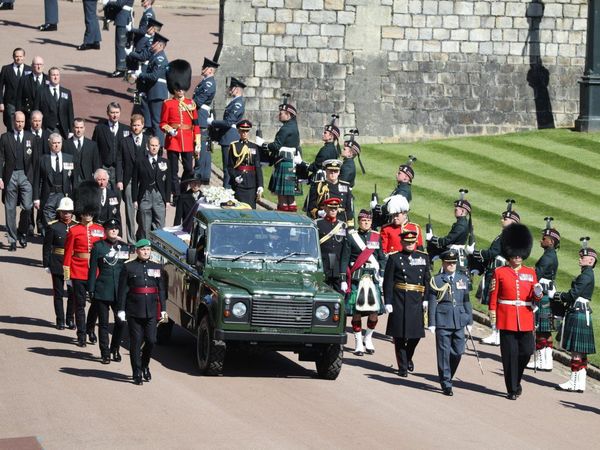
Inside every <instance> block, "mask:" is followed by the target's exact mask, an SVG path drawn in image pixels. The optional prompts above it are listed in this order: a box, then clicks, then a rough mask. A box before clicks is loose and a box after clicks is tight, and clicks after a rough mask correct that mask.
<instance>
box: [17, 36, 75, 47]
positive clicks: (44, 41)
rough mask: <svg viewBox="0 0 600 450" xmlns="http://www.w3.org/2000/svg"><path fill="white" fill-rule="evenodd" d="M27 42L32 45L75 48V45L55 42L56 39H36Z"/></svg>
mask: <svg viewBox="0 0 600 450" xmlns="http://www.w3.org/2000/svg"><path fill="white" fill-rule="evenodd" d="M29 42H31V43H32V44H43V45H59V46H61V47H70V48H77V45H75V44H71V43H70V42H63V41H57V40H56V39H50V38H39V37H36V38H34V39H33V40H30V41H29Z"/></svg>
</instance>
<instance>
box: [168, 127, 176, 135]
mask: <svg viewBox="0 0 600 450" xmlns="http://www.w3.org/2000/svg"><path fill="white" fill-rule="evenodd" d="M169 134H170V135H171V136H177V129H176V128H171V129H170V130H169Z"/></svg>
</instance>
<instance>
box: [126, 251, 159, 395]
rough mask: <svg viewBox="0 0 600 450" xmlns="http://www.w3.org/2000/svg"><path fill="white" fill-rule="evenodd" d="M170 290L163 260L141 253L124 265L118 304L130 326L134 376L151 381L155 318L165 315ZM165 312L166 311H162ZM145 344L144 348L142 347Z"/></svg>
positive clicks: (138, 382)
mask: <svg viewBox="0 0 600 450" xmlns="http://www.w3.org/2000/svg"><path fill="white" fill-rule="evenodd" d="M135 246H136V249H141V248H144V247H150V241H148V240H147V239H140V240H139V241H137V242H136V244H135ZM166 302H167V292H166V288H165V281H164V276H163V266H162V265H161V264H158V263H155V262H153V261H150V260H149V259H147V260H143V259H141V258H140V256H139V255H138V257H137V258H136V259H134V260H132V261H129V262H127V263H126V264H125V266H124V267H123V270H122V271H121V275H120V278H119V294H118V297H117V308H118V311H119V312H118V315H119V318H120V319H125V318H126V319H127V324H128V326H129V340H130V349H131V350H130V357H131V368H132V370H133V380H134V382H135V383H136V384H142V383H143V381H142V377H144V379H145V380H146V381H150V378H151V376H150V370H149V367H148V365H149V364H150V358H151V357H152V349H153V348H154V344H155V343H156V321H157V317H159V316H160V317H161V319H162V318H163V317H164V316H166V306H167V305H166ZM163 313H164V314H163ZM142 344H143V349H142Z"/></svg>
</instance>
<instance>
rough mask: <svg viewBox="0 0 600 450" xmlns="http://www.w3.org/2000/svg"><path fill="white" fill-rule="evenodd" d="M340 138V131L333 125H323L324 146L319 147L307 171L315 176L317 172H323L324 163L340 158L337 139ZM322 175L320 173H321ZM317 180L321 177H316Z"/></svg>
mask: <svg viewBox="0 0 600 450" xmlns="http://www.w3.org/2000/svg"><path fill="white" fill-rule="evenodd" d="M339 138H340V129H339V128H338V127H337V126H335V125H333V124H329V125H325V127H324V128H323V136H322V139H323V142H324V143H325V145H323V147H321V148H320V149H319V151H318V153H317V156H315V160H314V161H313V163H312V164H311V165H309V166H308V171H309V172H311V173H313V174H316V173H318V172H319V171H323V170H325V165H324V163H325V162H326V161H330V160H332V159H339V158H340V152H339V150H338V145H339V144H338V145H336V144H337V142H338V139H339ZM321 173H322V172H321ZM316 178H317V179H319V178H320V179H323V176H320V177H319V175H317V177H316Z"/></svg>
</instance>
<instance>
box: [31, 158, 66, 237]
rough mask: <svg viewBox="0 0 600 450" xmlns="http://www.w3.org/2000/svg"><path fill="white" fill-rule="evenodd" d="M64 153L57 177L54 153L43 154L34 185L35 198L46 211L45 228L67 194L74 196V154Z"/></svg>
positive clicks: (44, 211)
mask: <svg viewBox="0 0 600 450" xmlns="http://www.w3.org/2000/svg"><path fill="white" fill-rule="evenodd" d="M61 153H62V168H61V171H60V172H61V173H60V175H58V177H57V178H55V174H56V172H55V171H54V168H53V167H52V161H53V160H52V155H43V156H42V158H41V160H40V164H39V170H38V175H37V176H36V178H35V179H36V183H35V184H34V186H33V198H34V200H40V204H41V208H42V210H43V213H44V228H46V227H47V224H48V223H49V222H51V221H52V220H54V218H55V217H56V208H57V207H58V204H59V203H60V201H61V199H62V198H63V197H65V196H68V197H73V176H74V173H73V172H74V171H75V163H74V162H73V156H71V155H69V154H68V153H65V152H61Z"/></svg>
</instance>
